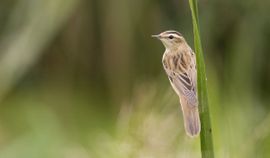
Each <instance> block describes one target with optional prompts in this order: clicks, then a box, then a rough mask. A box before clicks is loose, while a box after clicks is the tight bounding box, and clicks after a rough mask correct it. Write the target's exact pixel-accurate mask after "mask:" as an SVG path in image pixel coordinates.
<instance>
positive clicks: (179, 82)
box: [164, 54, 198, 106]
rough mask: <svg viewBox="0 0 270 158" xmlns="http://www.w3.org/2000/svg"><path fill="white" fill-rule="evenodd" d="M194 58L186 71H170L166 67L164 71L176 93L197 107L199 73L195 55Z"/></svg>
mask: <svg viewBox="0 0 270 158" xmlns="http://www.w3.org/2000/svg"><path fill="white" fill-rule="evenodd" d="M193 58H194V59H192V60H191V63H190V64H191V65H189V66H188V67H187V69H186V70H185V71H180V70H179V69H169V68H168V67H164V69H165V71H166V73H167V75H168V77H169V80H170V82H171V84H172V86H173V88H174V90H175V91H176V93H177V94H178V95H180V97H185V99H187V101H188V103H189V105H191V106H197V105H198V101H197V93H196V91H197V87H196V86H197V71H196V59H195V55H194V54H193ZM178 62H181V60H178ZM179 64H180V63H179ZM176 68H177V67H176Z"/></svg>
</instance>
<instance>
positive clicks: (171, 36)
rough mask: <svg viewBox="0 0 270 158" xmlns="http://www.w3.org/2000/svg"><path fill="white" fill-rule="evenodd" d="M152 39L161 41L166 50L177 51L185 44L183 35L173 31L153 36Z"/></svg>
mask: <svg viewBox="0 0 270 158" xmlns="http://www.w3.org/2000/svg"><path fill="white" fill-rule="evenodd" d="M152 37H155V38H158V39H159V40H161V42H162V43H163V45H164V46H165V48H166V49H177V48H178V47H179V45H180V44H181V43H183V42H185V39H184V37H183V36H182V34H181V33H179V32H177V31H173V30H169V31H164V32H162V33H160V34H158V35H152Z"/></svg>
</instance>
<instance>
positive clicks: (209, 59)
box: [0, 0, 270, 158]
mask: <svg viewBox="0 0 270 158" xmlns="http://www.w3.org/2000/svg"><path fill="white" fill-rule="evenodd" d="M269 8H270V1H268V0H260V1H254V0H246V1H241V0H227V1H216V0H213V1H211V0H200V1H199V10H200V24H201V34H202V42H203V47H204V52H205V61H206V68H207V70H206V71H207V76H208V78H207V79H208V80H207V82H208V91H209V100H210V112H211V119H212V124H213V135H214V147H215V154H216V157H218V158H248V157H252V158H254V157H270V150H269V149H270V97H269V96H270V83H269V81H270V62H269V58H270V54H269V50H270V44H269V41H270V16H269ZM168 29H175V30H178V31H180V32H181V33H182V34H183V35H184V36H185V37H186V39H187V41H188V42H189V43H190V45H191V46H192V47H193V34H192V22H191V15H190V10H189V5H188V0H169V1H162V0H159V1H154V0H136V1H135V0H134V1H132V0H0V157H1V158H108V157H109V158H164V157H166V158H176V157H177V158H180V157H181V158H182V157H185V158H195V157H199V156H200V144H199V138H195V139H191V138H189V137H187V136H186V135H185V132H184V129H183V120H182V113H181V110H180V106H179V103H178V99H177V96H176V94H175V93H174V92H173V90H172V88H171V87H170V84H169V81H168V79H167V76H166V75H165V72H164V70H163V68H162V64H161V58H162V54H163V51H164V48H163V46H162V44H161V43H160V42H159V41H157V40H154V39H152V38H151V37H150V35H151V34H157V33H160V32H162V31H165V30H168Z"/></svg>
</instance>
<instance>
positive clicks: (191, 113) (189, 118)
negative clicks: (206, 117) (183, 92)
mask: <svg viewBox="0 0 270 158" xmlns="http://www.w3.org/2000/svg"><path fill="white" fill-rule="evenodd" d="M180 103H181V106H182V111H183V117H184V124H185V130H186V133H187V135H189V136H190V137H195V136H197V135H199V133H200V131H201V122H200V116H199V110H198V106H194V105H188V102H187V101H186V99H184V98H182V99H181V101H180Z"/></svg>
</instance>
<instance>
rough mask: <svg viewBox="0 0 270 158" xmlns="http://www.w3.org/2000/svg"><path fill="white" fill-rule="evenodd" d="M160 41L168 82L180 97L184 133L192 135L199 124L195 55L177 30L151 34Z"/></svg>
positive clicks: (196, 133) (197, 131)
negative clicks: (163, 49)
mask: <svg viewBox="0 0 270 158" xmlns="http://www.w3.org/2000/svg"><path fill="white" fill-rule="evenodd" d="M153 37H157V38H158V39H160V40H161V41H162V43H163V44H164V46H165V48H166V50H165V53H164V54H163V58H162V63H163V67H164V69H165V72H166V73H167V75H168V78H169V80H170V83H171V85H172V87H173V89H174V91H175V92H176V93H177V95H178V96H179V99H180V104H181V107H182V111H183V117H184V123H185V130H186V133H187V134H188V135H189V136H191V137H193V136H197V135H198V134H199V133H200V129H201V125H200V118H199V111H198V100H197V92H196V91H197V87H196V86H197V70H196V57H195V54H194V52H193V51H192V49H191V48H190V47H189V45H188V44H187V42H186V40H185V39H184V37H183V36H182V35H181V34H180V33H179V32H177V31H165V32H162V33H160V34H159V35H153Z"/></svg>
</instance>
